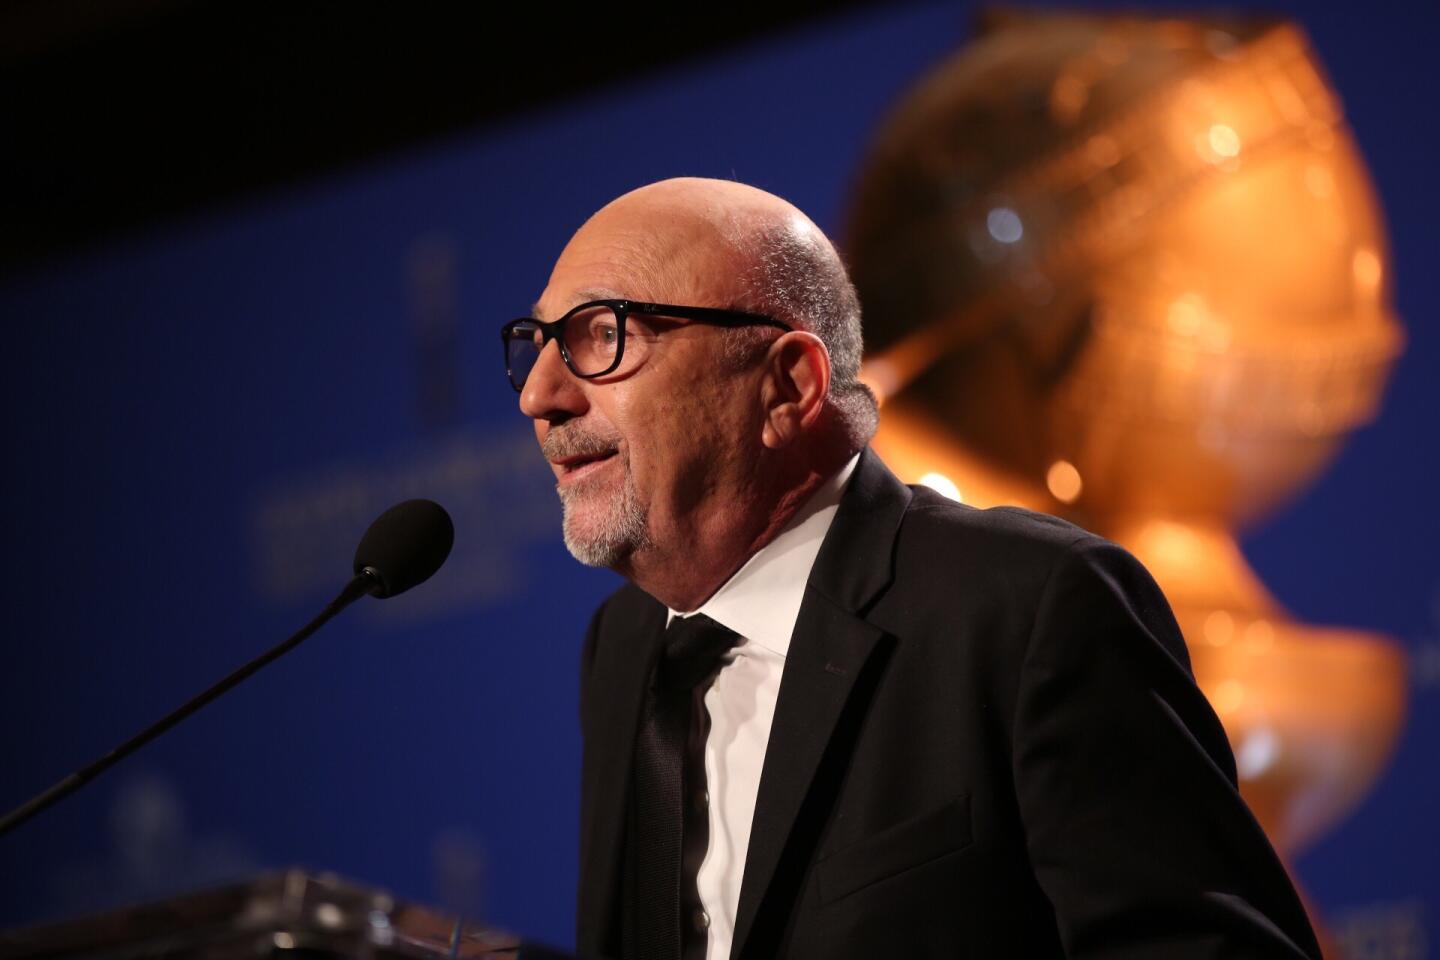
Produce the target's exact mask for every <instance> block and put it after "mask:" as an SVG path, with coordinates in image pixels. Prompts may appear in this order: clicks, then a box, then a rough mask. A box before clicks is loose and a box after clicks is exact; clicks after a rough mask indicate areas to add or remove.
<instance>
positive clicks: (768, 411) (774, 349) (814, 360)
mask: <svg viewBox="0 0 1440 960" xmlns="http://www.w3.org/2000/svg"><path fill="white" fill-rule="evenodd" d="M829 392H830V351H828V350H826V349H825V344H824V343H822V342H821V341H820V338H819V337H817V336H815V334H813V333H808V332H806V331H804V330H791V331H790V332H788V333H786V334H784V335H783V336H781V337H780V338H779V339H777V340H776V341H775V342H774V343H772V344H771V345H770V349H769V350H768V351H766V353H765V377H764V380H763V381H762V383H761V400H762V402H763V403H764V408H765V422H764V427H763V429H762V432H761V435H760V439H761V442H763V443H764V444H765V446H767V447H769V448H770V449H772V450H778V449H780V448H781V447H786V446H789V445H790V444H791V443H794V442H795V441H796V440H797V439H799V437H800V436H801V434H803V433H804V432H805V431H806V430H808V429H810V428H811V427H813V426H814V425H815V422H816V421H817V420H818V419H819V418H820V412H821V410H823V409H824V407H825V396H826V394H827V393H829Z"/></svg>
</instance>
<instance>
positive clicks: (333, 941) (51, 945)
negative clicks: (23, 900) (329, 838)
mask: <svg viewBox="0 0 1440 960" xmlns="http://www.w3.org/2000/svg"><path fill="white" fill-rule="evenodd" d="M448 957H467V958H484V960H542V958H549V960H559V958H562V957H564V954H560V953H556V952H554V951H551V950H548V949H545V948H540V947H535V946H532V945H529V944H522V943H521V942H520V941H519V940H518V939H517V938H515V937H513V936H510V935H509V934H505V933H501V932H499V931H495V930H491V929H488V928H486V927H483V926H480V925H477V924H473V923H469V922H467V921H465V920H462V919H459V918H455V917H447V916H445V915H444V914H442V913H439V912H437V911H434V910H431V909H428V908H426V907H421V906H416V905H414V904H408V903H405V902H403V901H400V900H397V899H396V898H394V897H392V896H391V895H390V894H388V893H385V892H384V891H381V890H374V889H369V888H366V887H362V886H359V885H357V884H353V883H350V882H349V881H346V880H343V879H341V878H339V877H336V876H333V875H330V874H323V873H322V874H312V873H309V872H307V871H304V870H300V869H290V870H283V871H277V872H274V873H267V874H263V875H261V876H259V877H257V878H256V879H254V880H252V881H249V882H246V883H237V884H234V885H232V886H227V887H221V888H218V889H215V890H209V891H204V892H200V893H193V894H187V895H185V896H181V897H176V898H174V899H171V900H165V901H162V902H159V903H151V904H145V905H142V906H138V907H132V908H130V909H126V910H117V911H114V912H110V913H104V914H100V915H98V916H93V917H87V918H84V919H80V920H74V921H67V922H63V923H56V924H48V925H45V926H38V927H30V928H26V929H22V930H15V931H9V932H3V933H0V960H41V958H45V960H81V958H84V960H142V958H145V960H150V958H166V960H182V958H203V960H241V958H243V960H257V958H276V960H286V958H291V960H301V958H304V960H332V958H333V960H339V958H357V960H402V958H404V960H411V958H448Z"/></svg>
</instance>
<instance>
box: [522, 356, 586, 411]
mask: <svg viewBox="0 0 1440 960" xmlns="http://www.w3.org/2000/svg"><path fill="white" fill-rule="evenodd" d="M586 407H587V401H586V399H585V391H584V389H583V388H582V387H581V384H580V381H579V379H578V378H576V377H574V376H572V375H571V373H570V370H569V368H567V367H566V366H565V359H564V358H563V357H561V356H560V344H559V343H558V342H557V341H554V340H552V341H550V342H549V343H547V344H545V346H544V347H542V348H541V349H540V356H539V357H537V358H536V360H535V366H534V367H532V368H531V369H530V376H528V377H526V378H525V387H524V389H522V390H521V391H520V412H521V413H523V414H525V416H527V417H530V418H531V419H532V420H551V421H556V420H567V419H569V418H570V417H576V416H579V415H580V414H582V413H584V412H585V410H586Z"/></svg>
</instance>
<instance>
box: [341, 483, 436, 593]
mask: <svg viewBox="0 0 1440 960" xmlns="http://www.w3.org/2000/svg"><path fill="white" fill-rule="evenodd" d="M454 544H455V525H454V524H453V523H451V522H450V514H448V513H446V512H445V508H444V507H442V506H440V504H438V503H436V502H435V501H433V500H406V501H405V502H404V503H397V504H395V506H393V507H391V508H390V509H389V510H386V511H385V512H384V513H382V514H380V516H378V517H376V518H375V522H374V523H372V524H370V529H369V530H366V531H365V536H363V537H361V538H360V546H358V547H356V548H355V574H356V575H357V576H359V575H360V574H363V573H368V574H369V575H370V577H371V579H373V580H374V581H375V586H374V587H373V588H371V590H370V593H371V595H372V596H376V597H393V596H395V595H396V594H397V593H404V592H405V591H406V590H409V589H410V588H411V587H413V586H415V585H417V584H421V583H424V582H425V581H426V580H429V579H430V577H431V576H432V575H434V573H435V571H436V570H439V569H440V565H441V564H443V563H444V562H445V558H446V557H448V556H450V548H451V547H452V546H454Z"/></svg>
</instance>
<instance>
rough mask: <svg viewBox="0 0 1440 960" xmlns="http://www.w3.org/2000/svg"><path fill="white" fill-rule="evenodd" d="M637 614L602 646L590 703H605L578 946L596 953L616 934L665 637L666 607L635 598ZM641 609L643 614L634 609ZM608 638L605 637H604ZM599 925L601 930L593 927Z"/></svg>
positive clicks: (587, 822)
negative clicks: (645, 705) (639, 730)
mask: <svg viewBox="0 0 1440 960" xmlns="http://www.w3.org/2000/svg"><path fill="white" fill-rule="evenodd" d="M630 599H632V600H633V601H634V603H635V604H636V606H635V607H630V606H628V604H627V605H626V606H621V605H619V604H617V609H616V610H615V611H614V613H613V614H612V615H611V617H610V619H611V620H612V622H616V623H620V624H623V625H625V626H627V627H628V626H629V624H635V625H636V626H635V630H634V632H633V633H629V631H628V630H627V631H626V632H627V633H628V636H625V637H622V638H620V640H619V642H616V641H615V640H614V639H613V638H611V640H610V642H605V643H601V644H600V645H599V650H600V656H602V657H604V658H605V659H604V660H603V661H601V662H599V663H597V664H596V667H595V679H594V680H593V681H592V684H591V690H592V691H593V692H592V694H591V695H592V696H600V697H603V698H604V699H603V700H601V701H600V702H599V703H597V704H596V707H595V709H594V710H593V711H592V713H593V716H594V718H595V719H594V722H593V724H592V725H591V726H590V728H589V729H588V730H587V731H586V736H587V737H589V738H592V739H593V741H594V743H593V746H592V747H590V748H589V752H590V754H591V757H590V761H591V762H590V763H589V764H588V765H587V770H586V779H587V780H588V781H589V782H588V783H587V784H586V785H585V786H586V788H587V789H586V794H587V796H588V797H589V801H588V802H587V803H586V804H585V809H584V818H585V819H584V823H583V825H582V829H581V837H582V839H583V841H584V842H583V843H582V853H583V859H582V862H581V864H580V876H581V877H582V878H584V882H583V884H582V886H581V890H580V896H581V898H582V902H581V904H580V910H579V917H580V923H581V924H582V926H584V927H586V928H587V929H581V930H578V931H577V941H578V942H579V943H580V944H582V945H589V946H592V947H595V948H598V947H599V946H600V945H601V944H603V943H605V942H606V940H608V939H609V938H610V936H611V935H612V934H615V933H617V931H614V930H611V929H610V925H611V924H613V923H614V922H615V920H616V918H618V916H619V909H620V903H619V898H620V879H619V878H620V868H621V857H622V855H623V854H622V842H623V840H624V834H625V820H626V815H625V803H626V798H627V796H628V795H629V783H630V765H631V761H632V759H633V757H634V752H635V751H634V747H635V729H636V726H637V725H638V724H639V721H640V707H641V704H642V702H643V700H644V695H645V681H646V679H647V678H648V677H649V675H650V665H651V664H652V663H653V660H654V656H655V654H656V652H657V651H658V650H659V648H660V643H661V641H662V639H663V638H664V635H665V615H666V609H665V606H664V605H663V604H661V603H659V602H658V601H656V600H653V599H651V598H650V597H649V596H647V595H645V594H643V593H641V592H640V591H639V590H634V591H633V594H632V595H631V597H630ZM637 608H638V609H637ZM602 632H603V631H602ZM596 924H599V925H600V926H599V927H598V928H595V926H594V925H596Z"/></svg>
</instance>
